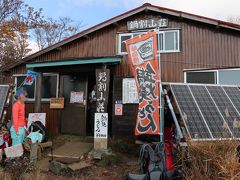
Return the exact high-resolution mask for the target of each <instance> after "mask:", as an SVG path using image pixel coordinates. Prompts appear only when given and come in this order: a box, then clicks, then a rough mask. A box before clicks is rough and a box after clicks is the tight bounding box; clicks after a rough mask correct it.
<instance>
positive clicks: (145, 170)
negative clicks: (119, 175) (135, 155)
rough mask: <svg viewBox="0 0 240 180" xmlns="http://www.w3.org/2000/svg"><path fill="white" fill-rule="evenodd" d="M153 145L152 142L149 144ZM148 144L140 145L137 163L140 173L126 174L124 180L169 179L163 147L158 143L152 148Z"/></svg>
mask: <svg viewBox="0 0 240 180" xmlns="http://www.w3.org/2000/svg"><path fill="white" fill-rule="evenodd" d="M151 145H153V144H151ZM151 145H150V144H148V143H146V144H143V145H142V148H141V150H140V157H139V165H140V173H141V175H136V174H130V173H129V174H128V175H127V176H126V180H169V179H170V178H169V177H168V176H167V170H166V166H165V148H164V144H163V143H158V144H156V145H155V148H154V149H153V148H152V146H151Z"/></svg>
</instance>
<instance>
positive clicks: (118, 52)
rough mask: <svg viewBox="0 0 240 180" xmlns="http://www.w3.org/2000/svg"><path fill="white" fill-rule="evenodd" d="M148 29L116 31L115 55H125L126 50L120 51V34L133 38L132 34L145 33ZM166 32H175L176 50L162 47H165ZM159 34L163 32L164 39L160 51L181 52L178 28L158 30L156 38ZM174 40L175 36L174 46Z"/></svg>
mask: <svg viewBox="0 0 240 180" xmlns="http://www.w3.org/2000/svg"><path fill="white" fill-rule="evenodd" d="M147 32H148V31H137V32H128V33H117V37H116V39H117V42H116V44H117V48H116V49H117V55H126V54H127V52H122V50H121V43H122V41H120V40H121V37H122V36H131V38H133V36H134V34H139V35H142V34H146V33H147ZM166 32H177V36H178V48H177V49H176V50H165V49H164V48H165V33H166ZM160 34H163V39H164V41H163V50H160V53H177V52H181V48H180V46H181V44H180V43H181V37H180V29H165V30H161V31H159V33H157V36H158V37H157V39H158V38H159V35H160ZM175 40H176V38H174V46H175V44H176V42H175ZM158 52H159V50H158Z"/></svg>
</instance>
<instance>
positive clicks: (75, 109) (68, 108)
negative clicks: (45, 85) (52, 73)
mask: <svg viewBox="0 0 240 180" xmlns="http://www.w3.org/2000/svg"><path fill="white" fill-rule="evenodd" d="M62 82H63V86H62V87H63V97H64V99H65V107H64V109H63V111H62V116H61V117H62V118H61V132H62V133H66V134H76V135H81V136H85V135H86V112H87V111H86V110H87V107H86V104H87V103H86V100H87V76H84V75H73V76H69V75H67V76H63V80H62ZM73 92H77V94H82V93H83V101H81V102H76V103H72V102H70V100H71V93H73ZM76 99H77V98H76Z"/></svg>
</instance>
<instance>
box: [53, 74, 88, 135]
mask: <svg viewBox="0 0 240 180" xmlns="http://www.w3.org/2000/svg"><path fill="white" fill-rule="evenodd" d="M77 74H79V75H81V73H77ZM70 75H71V74H70V73H69V74H60V73H59V94H58V95H59V97H63V92H64V77H66V76H70ZM87 93H88V74H87V75H86V78H85V90H84V94H85V95H84V105H85V120H84V122H83V123H84V132H83V133H82V134H83V136H86V135H87V118H88V117H87V108H88V104H87V100H88V94H87ZM65 103H66V102H64V108H65ZM61 121H62V110H60V111H59V117H58V129H59V133H60V134H61V133H62V132H61V129H62V123H61Z"/></svg>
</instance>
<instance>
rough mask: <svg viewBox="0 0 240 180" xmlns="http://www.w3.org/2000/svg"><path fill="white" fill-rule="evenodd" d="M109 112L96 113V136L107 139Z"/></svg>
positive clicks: (96, 137)
mask: <svg viewBox="0 0 240 180" xmlns="http://www.w3.org/2000/svg"><path fill="white" fill-rule="evenodd" d="M107 135H108V113H95V126H94V138H95V139H98V138H100V139H107Z"/></svg>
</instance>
